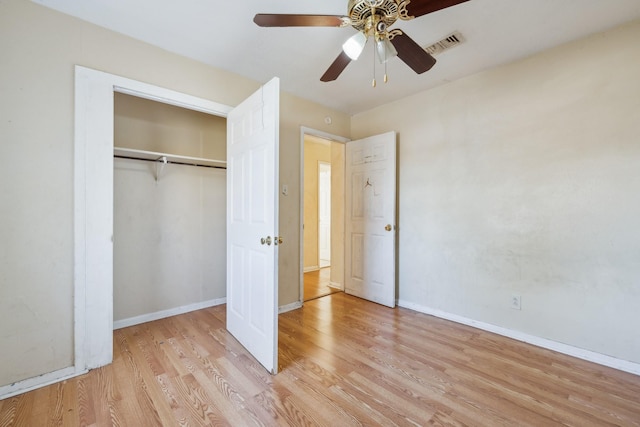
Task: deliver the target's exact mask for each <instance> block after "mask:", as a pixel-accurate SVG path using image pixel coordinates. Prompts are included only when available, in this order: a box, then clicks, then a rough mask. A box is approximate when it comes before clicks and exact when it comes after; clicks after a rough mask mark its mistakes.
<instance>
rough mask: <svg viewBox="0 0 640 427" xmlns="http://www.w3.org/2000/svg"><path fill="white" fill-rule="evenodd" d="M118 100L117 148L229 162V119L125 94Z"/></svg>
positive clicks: (116, 98)
mask: <svg viewBox="0 0 640 427" xmlns="http://www.w3.org/2000/svg"><path fill="white" fill-rule="evenodd" d="M114 98H115V99H114V102H115V108H114V118H115V123H114V144H115V146H116V147H123V148H134V149H138V150H146V151H155V152H162V153H169V154H178V155H181V156H190V157H203V158H207V159H215V160H226V158H227V120H226V119H225V118H223V117H218V116H212V115H210V114H205V113H201V112H198V111H192V110H187V109H185V108H180V107H175V106H173V105H168V104H162V103H160V102H154V101H150V100H148V99H143V98H138V97H135V96H130V95H125V94H122V93H116V94H115V96H114Z"/></svg>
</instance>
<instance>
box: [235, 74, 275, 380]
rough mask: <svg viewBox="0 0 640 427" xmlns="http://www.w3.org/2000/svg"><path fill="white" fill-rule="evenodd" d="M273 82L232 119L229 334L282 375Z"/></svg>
mask: <svg viewBox="0 0 640 427" xmlns="http://www.w3.org/2000/svg"><path fill="white" fill-rule="evenodd" d="M279 90H280V82H279V80H278V79H277V78H274V79H273V80H271V81H270V82H269V83H267V84H266V85H264V86H263V87H262V88H261V89H259V90H258V91H257V92H256V93H254V94H253V95H251V96H250V97H249V98H248V99H246V100H245V101H244V102H242V103H241V104H240V105H239V106H238V107H236V108H235V109H234V110H233V111H231V113H230V114H229V115H228V117H227V329H228V330H229V332H231V334H232V335H233V336H234V337H236V338H237V339H238V341H240V343H241V344H242V345H243V346H244V347H245V348H246V349H247V350H249V352H250V353H251V354H253V356H254V357H255V358H256V359H257V360H258V361H259V362H260V363H261V364H262V365H263V366H264V367H265V368H266V369H267V370H268V371H269V372H271V373H274V374H275V373H277V370H278V247H277V239H278V237H277V236H278V140H279V99H280V92H279Z"/></svg>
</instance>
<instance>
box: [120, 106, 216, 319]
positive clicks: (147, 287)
mask: <svg viewBox="0 0 640 427" xmlns="http://www.w3.org/2000/svg"><path fill="white" fill-rule="evenodd" d="M114 144H115V146H116V147H123V148H133V149H139V150H147V151H154V152H163V153H171V154H179V155H183V156H191V157H204V158H212V159H217V160H226V119H224V118H220V117H215V116H211V115H208V114H204V113H199V112H195V111H190V110H186V109H182V108H178V107H174V106H170V105H165V104H161V103H157V102H153V101H149V100H145V99H141V98H137V97H133V96H129V95H123V94H116V96H115V122H114ZM156 173H157V170H156V163H154V162H145V161H140V160H128V159H115V168H114V325H115V327H118V326H125V325H128V324H134V323H139V322H142V321H145V320H149V319H150V318H155V317H161V316H163V315H167V314H171V313H172V312H178V311H186V310H190V309H196V308H200V307H203V306H209V305H215V304H218V303H221V302H224V298H225V296H226V287H225V280H226V249H225V248H226V246H225V245H226V219H225V218H226V171H225V170H224V169H212V168H205V167H196V166H186V165H174V164H168V165H166V166H164V167H163V168H162V169H161V171H160V173H159V176H158V179H157V180H156Z"/></svg>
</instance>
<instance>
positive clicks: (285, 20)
mask: <svg viewBox="0 0 640 427" xmlns="http://www.w3.org/2000/svg"><path fill="white" fill-rule="evenodd" d="M253 22H255V23H256V24H258V25H259V26H261V27H346V26H347V25H350V23H351V20H350V19H349V18H348V17H346V16H340V15H287V14H271V13H258V14H257V15H256V16H255V17H254V18H253Z"/></svg>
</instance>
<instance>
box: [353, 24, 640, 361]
mask: <svg viewBox="0 0 640 427" xmlns="http://www.w3.org/2000/svg"><path fill="white" fill-rule="evenodd" d="M638 40H640V22H638V21H636V22H635V23H631V24H628V25H624V26H622V27H619V28H617V29H614V30H611V31H607V32H605V33H602V34H597V35H594V36H591V37H588V38H586V39H583V40H580V41H577V42H573V43H570V44H567V45H563V46H560V47H558V48H555V49H552V50H549V51H547V52H544V53H541V54H538V55H535V56H533V57H530V58H528V59H525V60H522V61H519V62H517V63H513V64H510V65H507V66H502V67H500V68H496V69H493V70H489V71H486V72H483V73H480V74H477V75H474V76H471V77H468V78H465V79H462V80H458V81H456V82H452V83H449V84H447V85H444V86H441V87H439V88H436V89H433V90H430V91H427V92H423V93H419V94H416V95H415V96H412V97H410V98H406V99H404V100H401V101H399V102H396V103H393V104H389V105H386V106H384V107H381V108H378V109H375V110H372V111H369V112H365V113H362V114H359V115H357V116H355V117H353V119H352V136H353V137H354V138H360V137H363V136H367V135H371V134H376V133H382V132H384V131H388V130H396V131H398V132H399V165H400V166H399V198H400V199H399V218H400V221H399V291H400V299H401V300H404V301H408V302H411V303H413V304H416V305H418V306H422V307H426V308H430V309H435V310H439V311H443V312H447V313H452V314H455V315H458V316H462V317H465V318H468V319H473V320H477V321H481V322H485V323H488V324H492V325H497V326H500V327H504V328H507V329H510V330H514V331H520V332H523V333H526V334H530V335H534V336H538V337H542V338H545V339H549V340H552V341H556V342H560V343H565V344H569V345H571V346H574V347H577V348H581V349H586V350H590V351H594V352H597V353H600V354H605V355H609V356H613V357H616V358H618V359H622V360H627V361H631V362H636V363H638V362H640V335H639V334H638V325H640V312H639V311H638V307H639V306H640V262H639V260H640V79H638V76H640V45H639V44H638ZM438 59H439V61H442V62H445V61H446V60H447V59H446V53H445V54H443V55H441V56H440V57H439V58H438ZM436 66H437V65H436ZM512 295H519V296H521V303H522V309H521V310H515V309H512V308H511V307H510V301H511V297H512Z"/></svg>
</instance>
